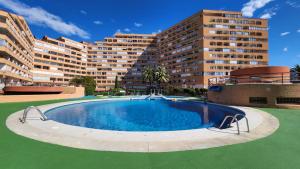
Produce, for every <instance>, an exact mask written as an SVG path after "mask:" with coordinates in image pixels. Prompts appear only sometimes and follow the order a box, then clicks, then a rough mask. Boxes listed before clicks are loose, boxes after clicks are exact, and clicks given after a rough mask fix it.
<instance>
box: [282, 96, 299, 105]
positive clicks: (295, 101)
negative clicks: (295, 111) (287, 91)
mask: <svg viewBox="0 0 300 169" xmlns="http://www.w3.org/2000/svg"><path fill="white" fill-rule="evenodd" d="M276 101H277V104H299V105H300V97H294V98H292V97H279V98H277V99H276Z"/></svg>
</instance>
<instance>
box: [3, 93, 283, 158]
mask: <svg viewBox="0 0 300 169" xmlns="http://www.w3.org/2000/svg"><path fill="white" fill-rule="evenodd" d="M124 99H128V98H120V99H100V100H93V101H105V100H124ZM89 101H91V100H87V101H71V102H62V103H55V104H49V105H43V106H39V108H40V109H41V110H42V111H43V112H45V111H47V110H49V109H51V108H55V107H58V106H63V105H68V104H74V103H82V102H89ZM232 107H233V106H232ZM234 108H237V109H240V110H242V111H244V112H245V113H246V116H247V118H248V119H249V125H250V133H248V132H246V121H245V120H244V119H243V120H240V121H239V124H240V129H241V131H242V132H241V134H240V135H237V134H236V133H237V131H236V124H234V127H233V128H229V129H223V130H220V129H217V128H208V129H194V130H181V131H162V132H161V131H160V132H126V131H111V130H99V129H90V128H84V127H78V126H71V125H66V124H63V123H59V122H55V121H52V120H47V121H41V120H40V119H39V117H40V116H39V114H38V113H37V112H35V111H31V112H30V114H29V116H28V119H27V121H26V123H24V124H22V123H21V122H20V121H19V118H20V117H21V116H22V113H23V110H21V111H18V112H16V113H13V114H11V115H10V116H9V117H8V118H7V120H6V125H7V127H8V128H9V129H10V130H11V131H13V132H15V133H16V134H18V135H22V136H25V137H28V138H31V139H34V140H39V141H42V142H46V143H51V144H57V145H62V146H67V147H73V148H80V149H88V150H98V151H119V152H170V151H185V150H196V149H207V148H212V147H220V146H225V145H232V144H238V143H244V142H249V141H252V140H256V139H260V138H263V137H266V136H268V135H271V134H272V133H273V132H275V131H276V130H277V129H278V128H279V121H278V119H277V118H275V117H274V116H272V115H271V114H269V113H266V112H264V111H261V110H258V109H254V108H249V107H236V106H235V107H234Z"/></svg>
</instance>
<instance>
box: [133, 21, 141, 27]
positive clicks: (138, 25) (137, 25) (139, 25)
mask: <svg viewBox="0 0 300 169" xmlns="http://www.w3.org/2000/svg"><path fill="white" fill-rule="evenodd" d="M134 26H135V27H137V28H139V27H142V26H143V24H141V23H137V22H134Z"/></svg>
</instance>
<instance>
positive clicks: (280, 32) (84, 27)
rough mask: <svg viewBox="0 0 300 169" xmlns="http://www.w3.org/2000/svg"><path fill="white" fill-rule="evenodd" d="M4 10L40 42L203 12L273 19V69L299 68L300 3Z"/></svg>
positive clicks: (1, 0)
mask: <svg viewBox="0 0 300 169" xmlns="http://www.w3.org/2000/svg"><path fill="white" fill-rule="evenodd" d="M83 2H84V3H83ZM0 9H5V10H9V11H12V12H14V13H18V14H20V15H23V16H24V17H25V18H26V19H27V21H28V22H29V25H30V28H31V30H32V32H33V34H34V35H35V36H36V37H38V38H41V37H42V36H44V35H47V36H50V37H54V38H55V37H59V36H66V37H69V38H71V39H74V40H78V41H82V40H85V41H96V40H102V39H103V38H104V37H107V36H112V35H113V34H114V33H116V32H117V31H121V32H124V33H153V32H159V31H160V30H164V29H166V28H168V27H170V26H172V25H173V24H176V23H177V22H179V21H181V20H182V19H185V18H187V17H189V16H191V15H192V14H194V13H196V12H198V11H200V10H202V9H216V10H219V9H222V10H234V11H242V12H243V13H244V15H246V16H248V17H251V16H253V17H256V18H260V17H264V18H268V19H269V27H270V31H269V46H270V65H287V66H293V65H295V64H300V0H238V1H237V0H206V1H204V0H202V1H201V0H184V1H182V0H98V1H95V0H85V1H82V0H22V1H19V0H0Z"/></svg>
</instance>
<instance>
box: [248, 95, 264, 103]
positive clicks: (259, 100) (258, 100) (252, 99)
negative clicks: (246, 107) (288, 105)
mask: <svg viewBox="0 0 300 169" xmlns="http://www.w3.org/2000/svg"><path fill="white" fill-rule="evenodd" d="M249 103H251V104H268V99H267V98H266V97H249Z"/></svg>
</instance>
